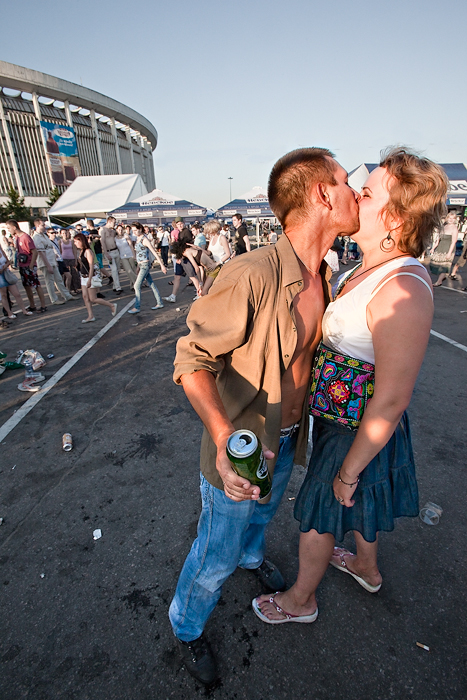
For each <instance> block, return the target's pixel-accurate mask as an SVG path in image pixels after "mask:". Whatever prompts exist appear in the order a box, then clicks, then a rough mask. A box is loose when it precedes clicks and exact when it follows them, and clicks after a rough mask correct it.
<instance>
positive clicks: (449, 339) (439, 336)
mask: <svg viewBox="0 0 467 700" xmlns="http://www.w3.org/2000/svg"><path fill="white" fill-rule="evenodd" d="M430 333H431V335H434V336H435V337H436V338H439V339H440V340H444V341H445V342H446V343H449V344H450V345H454V347H455V348H459V350H463V351H464V352H467V346H466V345H462V344H461V343H458V342H457V341H456V340H452V338H448V337H447V336H446V335H441V333H437V332H436V331H430Z"/></svg>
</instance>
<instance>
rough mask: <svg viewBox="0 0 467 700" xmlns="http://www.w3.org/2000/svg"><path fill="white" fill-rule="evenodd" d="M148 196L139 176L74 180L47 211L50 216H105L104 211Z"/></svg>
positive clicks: (83, 177)
mask: <svg viewBox="0 0 467 700" xmlns="http://www.w3.org/2000/svg"><path fill="white" fill-rule="evenodd" d="M145 194H147V189H146V186H145V184H144V182H143V180H142V178H141V175H135V174H129V175H91V176H81V177H77V178H76V180H75V181H74V182H73V183H72V184H71V185H70V186H69V188H68V189H67V190H66V191H65V192H64V193H63V194H62V196H61V197H60V198H59V199H57V201H56V202H55V204H54V205H53V207H51V208H50V209H49V212H48V214H49V216H56V217H60V216H73V217H74V216H76V217H78V216H90V217H98V216H101V217H102V216H105V215H106V214H107V212H109V211H112V210H113V209H116V208H117V207H120V206H122V204H126V203H127V202H131V201H132V200H133V199H136V198H137V197H141V196H143V195H145Z"/></svg>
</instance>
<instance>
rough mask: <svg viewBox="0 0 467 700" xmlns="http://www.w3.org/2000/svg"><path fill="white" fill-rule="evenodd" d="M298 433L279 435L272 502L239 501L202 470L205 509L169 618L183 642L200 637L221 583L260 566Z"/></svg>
mask: <svg viewBox="0 0 467 700" xmlns="http://www.w3.org/2000/svg"><path fill="white" fill-rule="evenodd" d="M296 441H297V436H296V434H295V435H292V436H291V437H286V438H281V441H280V446H279V456H278V459H277V462H276V467H275V469H274V477H273V482H272V496H271V500H270V501H269V503H266V504H264V505H261V504H259V503H257V502H256V501H241V502H240V503H238V502H236V501H232V500H231V499H230V498H227V496H226V495H225V493H224V492H223V491H221V490H220V489H216V488H215V487H214V486H211V484H210V483H209V482H208V481H206V479H205V478H204V476H202V475H201V485H200V489H201V500H202V511H201V515H200V518H199V522H198V537H197V538H196V540H195V541H194V542H193V545H192V547H191V550H190V552H189V554H188V556H187V558H186V560H185V564H184V565H183V569H182V572H181V574H180V578H179V579H178V584H177V589H176V591H175V596H174V599H173V600H172V603H171V605H170V610H169V618H170V622H171V624H172V628H173V631H174V634H175V636H176V637H178V639H181V640H182V641H183V642H191V641H192V640H193V639H197V638H198V637H199V636H200V635H201V634H202V632H203V630H204V627H205V625H206V622H207V621H208V618H209V616H210V614H211V613H212V611H213V610H214V608H215V606H216V604H217V601H218V600H219V598H220V595H221V590H222V584H223V583H224V581H225V580H226V579H227V578H228V577H229V576H230V574H231V573H233V572H234V571H235V569H236V568H237V566H240V567H242V568H243V569H257V568H258V567H259V566H260V565H261V564H262V562H263V559H264V550H265V539H264V534H265V529H266V525H267V524H268V523H269V521H270V520H271V518H272V517H273V515H274V514H275V512H276V510H277V508H278V507H279V503H280V502H281V499H282V496H283V494H284V491H285V489H286V487H287V484H288V482H289V479H290V475H291V473H292V468H293V457H294V453H295V443H296Z"/></svg>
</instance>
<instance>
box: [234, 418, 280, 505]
mask: <svg viewBox="0 0 467 700" xmlns="http://www.w3.org/2000/svg"><path fill="white" fill-rule="evenodd" d="M227 456H228V458H229V459H230V461H231V462H232V465H233V470H234V472H235V473H236V474H238V475H239V476H243V478H244V479H248V481H249V482H250V483H251V484H252V486H259V487H260V492H259V499H258V503H267V502H268V501H269V499H270V498H271V489H272V481H271V477H270V476H269V471H268V465H267V464H266V460H265V458H264V455H263V450H262V448H261V443H260V442H259V440H258V438H257V437H256V435H255V434H254V433H252V432H251V430H236V431H235V432H234V433H232V435H231V436H230V437H229V439H228V440H227Z"/></svg>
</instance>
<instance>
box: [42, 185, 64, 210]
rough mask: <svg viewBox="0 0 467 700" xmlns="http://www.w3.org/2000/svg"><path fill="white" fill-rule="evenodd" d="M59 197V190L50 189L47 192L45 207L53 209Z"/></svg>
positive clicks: (55, 188) (56, 188)
mask: <svg viewBox="0 0 467 700" xmlns="http://www.w3.org/2000/svg"><path fill="white" fill-rule="evenodd" d="M59 197H61V194H60V190H59V189H58V187H52V189H51V190H50V191H49V198H48V200H47V201H46V205H47V206H48V207H49V209H50V207H53V205H54V204H55V202H56V201H57V199H58V198H59Z"/></svg>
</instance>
